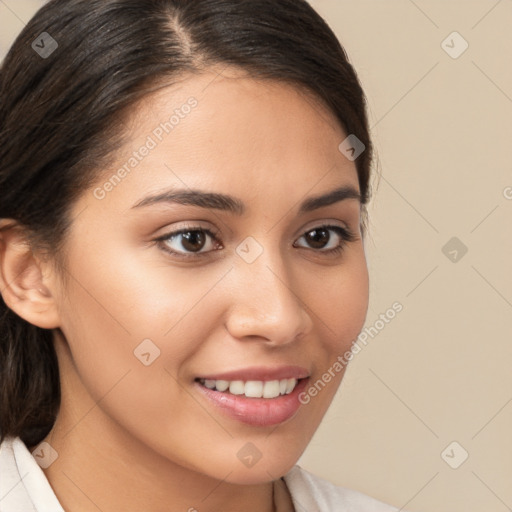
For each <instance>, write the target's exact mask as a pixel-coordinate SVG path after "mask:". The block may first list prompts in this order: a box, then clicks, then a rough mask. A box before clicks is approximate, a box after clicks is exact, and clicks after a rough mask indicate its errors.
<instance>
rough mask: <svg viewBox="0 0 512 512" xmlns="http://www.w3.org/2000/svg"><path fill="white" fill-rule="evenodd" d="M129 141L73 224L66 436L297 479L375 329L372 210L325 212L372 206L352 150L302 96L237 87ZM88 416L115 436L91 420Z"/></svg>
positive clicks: (139, 115) (185, 93)
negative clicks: (361, 340) (368, 320)
mask: <svg viewBox="0 0 512 512" xmlns="http://www.w3.org/2000/svg"><path fill="white" fill-rule="evenodd" d="M172 116H174V117H172ZM126 128H127V129H128V130H129V133H130V135H129V139H128V142H127V143H126V144H125V145H124V147H123V148H122V150H121V151H120V152H119V154H118V155H117V156H116V161H115V163H114V165H112V167H109V169H106V170H105V174H104V176H103V178H102V179H101V180H99V181H98V182H97V183H96V184H95V186H94V187H92V188H91V189H90V190H88V191H87V192H85V193H84V194H83V195H82V196H81V198H80V199H79V201H78V202H76V203H75V205H74V207H73V212H72V215H73V219H74V220H73V224H72V228H71V230H70V232H69V236H68V238H67V240H66V258H67V265H66V268H67V271H66V273H67V274H68V276H67V277H68V282H67V284H66V285H65V287H63V286H64V285H61V286H62V287H61V288H55V289H54V296H55V297H56V301H57V303H58V310H59V318H60V329H61V331H62V333H63V334H64V337H65V340H66V341H65V342H64V341H63V338H62V337H60V341H59V332H58V331H55V333H56V335H57V338H56V341H59V343H57V351H58V356H59V363H60V367H61V381H62V406H61V410H60V417H59V418H58V420H57V421H58V422H60V424H61V427H62V428H63V430H66V431H68V430H72V433H71V435H73V434H78V433H79V432H81V433H80V436H81V437H82V438H83V439H86V438H88V439H90V438H91V436H93V439H95V441H94V442H95V444H96V445H97V446H100V445H101V443H103V442H105V443H107V441H106V440H108V443H119V444H121V443H123V444H124V445H125V446H128V445H130V446H137V447H138V449H141V447H143V448H144V449H147V451H148V452H151V453H154V452H156V453H157V454H159V456H161V457H163V458H164V459H165V460H166V463H168V462H170V463H172V464H177V465H179V466H182V467H185V468H188V469H191V470H193V471H197V472H200V473H202V474H204V475H209V476H211V477H214V478H220V479H224V478H225V479H226V480H227V481H230V482H235V483H258V482H263V481H268V480H270V479H273V478H276V477H278V476H281V475H282V474H284V473H285V472H287V471H288V469H290V468H291V466H293V464H295V463H296V461H297V460H298V458H299V456H300V455H301V453H302V452H303V450H304V449H305V447H306V445H307V444H308V442H309V440H310V438H311V437H312V435H313V433H314V432H315V430H316V429H317V427H318V425H319V423H320V421H321V419H322V417H323V416H324V413H325V412H326V410H327V408H328V406H329V404H330V402H331V400H332V398H333V396H334V394H335V392H336V390H337V388H338V386H339V384H340V382H341V379H342V375H343V371H335V372H333V371H332V367H333V365H334V363H335V362H336V360H337V359H338V357H339V356H343V354H344V353H345V352H346V351H347V350H349V348H350V346H351V344H352V342H353V340H354V339H355V338H356V337H357V335H358V334H359V332H360V330H361V329H362V327H363V324H364V320H365V317H366V311H367V306H368V273H367V265H366V259H365V252H364V247H363V240H362V238H361V232H360V221H361V218H360V202H359V200H358V199H357V197H356V198H354V197H350V194H349V197H347V198H345V199H340V197H339V196H338V198H337V199H336V200H334V201H318V202H312V201H311V200H312V198H317V197H319V196H324V195H326V194H329V193H331V192H332V191H334V190H336V189H339V188H341V187H346V188H352V189H353V190H354V191H355V192H359V184H358V176H357V172H356V167H355V163H354V162H353V161H350V160H349V159H347V158H346V157H345V156H344V155H343V154H342V153H341V152H340V150H339V149H338V146H339V145H340V143H341V142H342V141H343V140H344V139H345V138H346V136H347V134H346V133H343V131H342V130H341V128H340V126H339V125H338V124H337V122H336V120H335V118H334V117H333V115H332V114H331V113H330V112H329V111H327V110H326V109H324V108H323V107H322V106H320V105H319V104H318V103H317V102H315V101H314V100H313V99H312V98H311V97H309V96H305V95H304V94H301V93H300V92H298V91H297V89H295V88H293V87H291V86H289V85H285V84H282V83H280V84H278V83H272V84H271V83H269V82H266V83H265V82H258V81H254V80H252V79H250V78H248V77H243V76H242V75H238V74H235V72H234V71H233V70H231V71H230V72H229V73H228V71H226V70H225V71H224V72H223V75H222V76H217V75H216V74H214V73H205V74H203V75H201V76H194V77H191V78H188V79H187V80H184V81H183V82H180V83H179V84H178V85H177V86H173V87H170V88H166V89H163V90H161V91H160V92H158V93H157V94H156V95H153V96H150V97H148V98H147V99H146V100H145V101H144V102H143V103H141V104H140V106H139V107H138V108H137V112H136V113H135V114H134V116H133V117H132V118H131V120H130V122H129V123H127V124H126ZM192 192H194V195H192ZM171 194H177V195H176V196H175V197H174V199H173V198H172V196H171ZM228 196H229V198H228ZM329 203H331V204H329ZM308 206H309V207H308ZM322 226H329V227H322ZM181 230H183V233H182V234H177V232H179V231H181ZM347 230H348V231H349V232H352V234H353V239H350V238H349V237H347V235H346V234H344V233H345V232H346V231H347ZM172 233H176V234H174V235H172ZM171 235H172V236H171ZM341 244H344V245H343V248H342V250H341V251H339V250H338V248H339V247H340V246H341ZM329 368H331V374H332V375H331V379H330V382H329V383H327V384H325V385H324V386H317V387H318V388H319V389H320V391H318V393H317V394H316V396H314V397H310V400H309V402H308V403H307V404H302V403H301V401H299V394H300V393H301V392H304V391H307V389H308V388H310V386H312V385H313V384H314V383H315V382H317V381H318V380H319V379H321V378H322V374H324V373H325V372H326V371H328V370H329ZM287 379H288V380H287ZM292 379H295V380H298V383H295V380H292ZM226 381H227V383H226ZM249 381H250V382H249ZM247 382H249V384H246V383H247ZM214 386H215V389H213V387H214ZM226 386H229V387H228V389H225V388H226ZM294 386H295V387H294ZM217 388H219V389H217ZM262 393H264V395H265V396H267V397H268V398H265V397H261V398H257V396H258V395H260V396H261V394H262ZM246 394H247V395H252V396H249V397H248V396H246ZM276 394H279V396H275V395H276ZM302 396H304V395H302ZM302 401H303V402H305V400H302ZM85 403H87V404H89V403H90V404H93V405H94V404H96V405H97V407H96V408H95V413H94V414H95V415H96V416H95V418H96V419H98V417H99V416H98V415H100V416H101V420H98V421H95V422H94V423H93V422H91V421H89V420H88V419H81V418H82V412H78V411H84V414H85V411H87V410H88V409H89V408H90V405H87V407H86V406H84V405H83V404H85ZM63 425H65V426H63ZM226 475H228V476H226Z"/></svg>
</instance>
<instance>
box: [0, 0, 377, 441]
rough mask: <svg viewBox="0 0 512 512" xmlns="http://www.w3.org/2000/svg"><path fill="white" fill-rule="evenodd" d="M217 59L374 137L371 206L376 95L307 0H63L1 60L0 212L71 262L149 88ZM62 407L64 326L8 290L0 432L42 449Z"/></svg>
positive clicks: (1, 338)
mask: <svg viewBox="0 0 512 512" xmlns="http://www.w3.org/2000/svg"><path fill="white" fill-rule="evenodd" d="M50 38H51V39H50ZM57 45H58V46H57ZM215 64H220V65H232V66H236V67H238V68H240V69H243V70H245V71H247V72H249V73H250V74H251V75H258V78H261V79H269V80H277V81H282V82H288V83H290V84H292V85H295V86H297V87H300V88H303V89H305V90H308V91H309V92H311V93H312V94H313V95H314V97H315V98H317V99H319V100H320V101H321V102H323V103H324V105H326V106H327V107H328V109H330V111H331V112H332V113H334V115H335V117H336V118H337V119H338V120H339V122H340V123H341V126H342V127H343V128H344V131H345V132H346V133H347V134H354V135H355V136H356V137H357V138H358V139H359V140H360V141H361V142H362V143H363V144H364V145H365V146H366V149H365V151H364V152H363V153H362V154H361V155H360V156H359V157H358V158H357V159H356V161H355V163H356V167H357V172H358V177H359V185H360V192H361V195H362V204H363V206H365V205H366V203H367V202H368V200H369V178H370V167H371V162H372V144H371V141H370V135H369V129H368V121H367V114H366V99H365V96H364V93H363V90H362V88H361V85H360V83H359V80H358V77H357V75H356V72H355V71H354V69H353V67H352V65H351V64H350V63H349V61H348V59H347V55H346V53H345V50H344V49H343V47H342V46H341V45H340V43H339V41H338V39H337V38H336V36H335V35H334V33H333V32H332V30H331V29H330V28H329V26H328V25H327V24H326V22H325V21H324V20H323V19H322V17H321V16H319V14H318V13H316V12H315V10H314V9H313V8H312V7H311V6H310V5H309V4H308V3H307V2H306V1H305V0H51V1H50V2H48V3H47V4H46V5H44V6H43V7H42V8H41V9H40V10H39V11H38V12H37V13H36V15H35V16H34V17H33V18H32V19H31V20H30V22H29V23H28V24H27V26H26V27H25V28H24V29H23V31H22V32H21V33H20V35H19V36H18V37H17V39H16V40H15V42H14V44H13V45H12V47H11V48H10V51H9V52H8V54H7V56H6V58H5V60H4V62H3V64H2V67H1V70H0V219H2V218H7V219H14V220H15V221H17V222H18V223H19V224H20V225H21V226H22V227H23V228H25V229H26V231H27V233H28V235H29V240H30V242H31V244H32V245H33V247H34V248H36V247H37V248H44V251H46V253H47V254H49V255H51V256H52V257H53V258H54V259H55V261H56V262H59V261H60V257H61V256H62V247H63V242H64V240H65V234H66V232H67V230H68V228H69V226H70V224H71V219H70V216H69V211H70V208H71V206H72V205H73V202H74V201H75V200H76V199H77V198H78V197H79V196H80V195H81V194H83V192H84V191H85V190H86V189H88V188H89V187H90V186H91V185H92V184H93V183H94V182H95V180H96V179H97V178H98V177H99V172H100V171H101V170H102V168H103V169H104V168H105V163H106V162H107V161H108V159H109V157H111V156H112V154H113V152H114V150H115V149H117V148H118V147H119V146H120V145H121V144H122V137H121V133H122V130H121V129H120V128H122V119H123V117H122V116H124V115H127V114H129V112H130V111H131V108H130V107H133V106H134V105H135V104H136V102H137V101H138V100H140V99H141V98H142V97H144V96H145V95H147V94H148V91H149V89H150V88H153V89H155V87H162V86H168V85H172V84H173V83H175V81H176V80H177V79H178V76H180V75H183V74H186V73H198V72H201V70H205V69H206V68H207V67H208V66H210V65H215ZM340 143H341V141H340ZM365 213H366V210H365V208H363V214H365ZM362 229H363V233H364V222H363V223H362ZM59 405H60V383H59V370H58V361H57V356H56V353H55V350H54V347H53V339H52V331H51V330H47V329H41V328H38V327H36V326H34V325H31V324H30V323H28V322H26V321H25V320H23V319H22V318H21V317H19V316H18V315H16V314H15V313H14V312H13V311H12V310H10V309H9V308H8V307H7V306H6V305H5V303H4V301H3V299H0V442H1V441H3V439H4V438H5V437H6V436H19V437H20V438H21V439H22V441H23V442H24V443H25V444H26V445H27V446H29V447H31V446H35V445H36V444H38V443H39V442H40V441H41V440H42V439H43V438H44V437H45V436H46V435H47V434H48V432H49V431H50V430H51V428H52V426H53V424H54V421H55V419H56V415H57V412H58V409H59Z"/></svg>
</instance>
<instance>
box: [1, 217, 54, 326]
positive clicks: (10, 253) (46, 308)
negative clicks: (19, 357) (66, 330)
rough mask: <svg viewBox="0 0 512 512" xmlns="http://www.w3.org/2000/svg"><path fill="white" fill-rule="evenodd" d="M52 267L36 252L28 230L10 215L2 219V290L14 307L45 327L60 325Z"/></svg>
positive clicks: (3, 296)
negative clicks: (50, 271)
mask: <svg viewBox="0 0 512 512" xmlns="http://www.w3.org/2000/svg"><path fill="white" fill-rule="evenodd" d="M47 270H49V267H48V266H47V265H45V264H44V263H43V262H42V261H40V260H39V259H38V258H37V256H36V255H35V254H34V253H33V251H32V248H31V246H30V244H29V241H28V239H27V237H26V232H25V231H24V230H23V229H22V228H21V226H20V225H19V224H18V223H17V222H15V221H13V220H11V219H1V220H0V293H1V295H2V298H3V300H4V302H5V304H6V305H7V307H9V308H10V309H11V310H12V311H14V312H15V313H16V314H17V315H18V316H20V317H21V318H23V319H24V320H26V321H27V322H29V323H31V324H33V325H36V326H37V327H41V328H43V329H53V328H55V327H59V326H60V321H59V315H58V311H57V304H56V302H55V297H54V296H53V294H52V291H51V284H52V283H51V281H50V279H49V276H48V277H47V276H45V271H47Z"/></svg>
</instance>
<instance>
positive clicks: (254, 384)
mask: <svg viewBox="0 0 512 512" xmlns="http://www.w3.org/2000/svg"><path fill="white" fill-rule="evenodd" d="M245 396H249V397H252V398H261V397H262V396H263V382H261V380H249V381H247V382H246V383H245Z"/></svg>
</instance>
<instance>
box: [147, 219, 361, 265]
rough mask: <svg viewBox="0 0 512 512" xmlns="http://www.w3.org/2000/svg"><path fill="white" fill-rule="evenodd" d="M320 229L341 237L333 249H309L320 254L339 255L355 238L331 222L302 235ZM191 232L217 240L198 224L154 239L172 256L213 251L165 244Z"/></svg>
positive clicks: (211, 232)
mask: <svg viewBox="0 0 512 512" xmlns="http://www.w3.org/2000/svg"><path fill="white" fill-rule="evenodd" d="M320 229H326V230H332V231H335V232H336V234H338V235H339V236H340V237H341V242H340V244H339V245H338V246H337V247H335V248H334V249H329V250H327V251H325V250H321V249H318V250H316V251H315V249H311V250H313V251H315V252H319V253H321V254H328V255H329V256H337V255H340V254H341V253H342V252H343V250H344V249H345V247H346V245H347V244H348V243H349V242H353V241H355V240H357V236H356V235H354V233H353V232H352V231H351V230H349V229H348V228H343V227H341V226H336V225H332V224H322V225H320V226H316V227H314V228H312V229H308V230H307V231H306V232H305V233H304V234H303V235H302V236H304V235H305V234H306V233H310V232H311V231H315V230H320ZM193 232H201V233H206V234H207V235H209V236H210V237H212V239H214V240H215V241H217V242H218V240H217V236H218V234H217V233H214V232H213V231H211V230H210V229H207V228H203V227H200V226H186V227H184V228H182V229H179V230H177V231H172V232H170V233H167V234H165V235H162V236H161V237H158V238H156V239H155V240H154V241H155V242H157V243H158V245H159V246H160V247H162V249H163V250H164V251H165V252H167V253H170V254H172V255H173V256H177V257H178V258H183V259H189V258H200V257H202V256H203V255H205V254H209V253H210V252H213V251H206V252H196V253H180V252H176V251H173V250H172V249H169V246H168V245H166V244H165V242H166V241H169V240H171V239H173V238H175V237H177V236H179V235H182V234H184V233H193ZM302 236H301V238H302ZM302 248H303V249H305V247H302ZM214 250H216V249H214Z"/></svg>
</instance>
